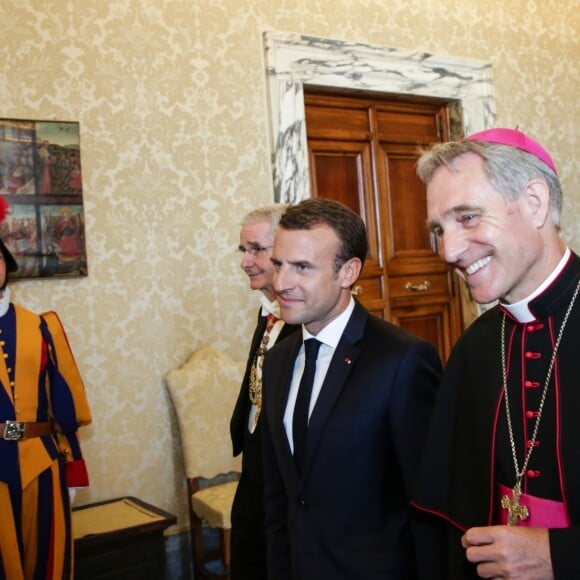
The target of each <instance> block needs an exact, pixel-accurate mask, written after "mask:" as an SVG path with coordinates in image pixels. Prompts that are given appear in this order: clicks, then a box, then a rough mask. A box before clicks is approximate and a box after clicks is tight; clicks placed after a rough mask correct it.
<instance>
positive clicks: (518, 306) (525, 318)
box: [501, 247, 571, 323]
mask: <svg viewBox="0 0 580 580" xmlns="http://www.w3.org/2000/svg"><path fill="white" fill-rule="evenodd" d="M570 253H571V251H570V248H568V247H567V248H566V251H565V252H564V255H563V256H562V259H561V260H560V261H559V262H558V265H557V266H556V267H555V268H554V271H553V272H552V273H551V274H550V275H549V276H548V277H547V278H546V279H545V280H544V282H543V283H542V284H540V286H538V288H536V289H535V290H534V291H533V292H532V293H531V294H530V295H529V296H528V297H527V298H524V299H523V300H520V301H519V302H514V303H513V304H503V303H502V305H501V306H502V308H504V309H505V310H507V311H508V312H509V313H510V314H511V315H512V316H513V317H514V318H515V319H516V320H517V321H518V322H521V323H526V322H532V320H535V319H536V317H535V316H534V315H533V314H532V313H531V311H530V308H529V304H530V302H531V301H532V300H533V299H534V298H536V297H537V296H539V295H540V294H541V293H542V292H543V291H544V290H545V289H546V288H547V287H548V286H549V285H550V284H551V283H552V282H553V281H554V280H555V279H556V278H557V277H558V276H559V275H560V272H561V271H562V270H563V269H564V266H565V265H566V263H567V262H568V258H569V257H570Z"/></svg>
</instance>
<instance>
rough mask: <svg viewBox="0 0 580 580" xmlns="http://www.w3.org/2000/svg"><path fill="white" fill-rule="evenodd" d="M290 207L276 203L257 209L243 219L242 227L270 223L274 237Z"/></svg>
mask: <svg viewBox="0 0 580 580" xmlns="http://www.w3.org/2000/svg"><path fill="white" fill-rule="evenodd" d="M288 207H289V204H287V203H274V204H272V205H265V206H263V207H259V208H256V209H254V210H252V211H251V212H249V213H247V214H246V215H245V216H244V217H243V218H242V221H241V224H240V225H241V226H242V227H245V226H249V225H253V224H257V223H262V222H267V221H269V222H270V226H271V229H272V235H274V233H275V232H276V228H277V227H278V224H279V223H280V219H281V217H282V215H283V214H284V212H285V211H286V209H287V208H288Z"/></svg>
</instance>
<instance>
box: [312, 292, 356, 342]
mask: <svg viewBox="0 0 580 580" xmlns="http://www.w3.org/2000/svg"><path fill="white" fill-rule="evenodd" d="M354 304H355V302H354V298H353V297H352V296H351V297H350V302H349V303H348V306H347V307H346V308H345V309H344V310H343V311H342V312H341V313H340V314H339V315H338V316H337V317H336V318H335V319H334V320H332V321H331V322H329V323H328V324H327V325H326V326H325V327H324V328H323V329H322V330H321V331H320V332H319V333H318V334H317V335H316V336H314V335H313V334H310V333H309V332H308V331H307V330H306V328H305V327H304V325H302V338H303V339H304V340H307V339H309V338H315V339H316V340H319V341H320V342H322V343H323V344H326V345H328V346H330V347H332V348H336V346H337V344H338V343H339V341H340V339H341V337H342V333H343V332H344V329H345V328H346V325H347V324H348V321H349V319H350V315H351V314H352V311H353V310H354Z"/></svg>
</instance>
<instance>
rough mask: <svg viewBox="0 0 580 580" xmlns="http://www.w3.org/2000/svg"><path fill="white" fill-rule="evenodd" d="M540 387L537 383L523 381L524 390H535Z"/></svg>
mask: <svg viewBox="0 0 580 580" xmlns="http://www.w3.org/2000/svg"><path fill="white" fill-rule="evenodd" d="M539 386H540V383H538V381H524V387H525V388H526V389H537V388H538V387H539Z"/></svg>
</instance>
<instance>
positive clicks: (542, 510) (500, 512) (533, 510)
mask: <svg viewBox="0 0 580 580" xmlns="http://www.w3.org/2000/svg"><path fill="white" fill-rule="evenodd" d="M495 493H496V496H495V514H494V523H495V524H502V525H506V524H507V516H508V512H507V510H506V509H503V508H502V507H501V498H502V497H503V496H504V495H507V496H508V497H509V498H511V497H512V496H513V490H512V489H510V488H509V487H506V486H505V485H501V483H496V484H495ZM520 504H521V505H525V506H526V507H527V508H528V511H529V514H530V515H529V516H528V519H527V520H518V526H524V527H529V528H569V527H570V518H569V517H568V512H567V510H566V506H565V505H564V503H563V502H561V501H555V500H552V499H543V498H541V497H536V496H533V495H529V494H527V493H522V494H521V496H520Z"/></svg>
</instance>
